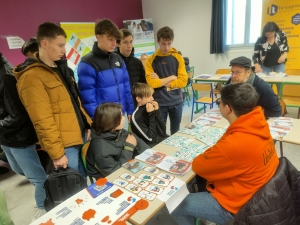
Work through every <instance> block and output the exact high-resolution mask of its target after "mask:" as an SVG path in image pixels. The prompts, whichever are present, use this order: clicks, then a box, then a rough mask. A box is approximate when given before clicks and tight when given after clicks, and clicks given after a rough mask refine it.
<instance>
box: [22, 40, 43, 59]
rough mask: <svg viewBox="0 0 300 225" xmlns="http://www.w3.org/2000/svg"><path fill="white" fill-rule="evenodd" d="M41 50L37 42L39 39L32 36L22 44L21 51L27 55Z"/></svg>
mask: <svg viewBox="0 0 300 225" xmlns="http://www.w3.org/2000/svg"><path fill="white" fill-rule="evenodd" d="M38 51H39V45H38V43H37V40H36V38H35V37H33V38H30V39H29V40H27V41H26V42H25V43H24V45H23V46H22V49H21V52H22V53H23V55H25V56H26V55H27V53H28V52H32V53H35V52H38Z"/></svg>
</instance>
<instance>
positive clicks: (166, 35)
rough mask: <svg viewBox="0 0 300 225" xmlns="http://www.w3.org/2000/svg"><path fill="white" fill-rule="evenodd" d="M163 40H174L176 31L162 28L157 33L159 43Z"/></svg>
mask: <svg viewBox="0 0 300 225" xmlns="http://www.w3.org/2000/svg"><path fill="white" fill-rule="evenodd" d="M160 39H163V40H165V39H166V40H171V41H173V40H174V31H173V29H171V28H170V27H168V26H166V27H162V28H160V29H159V30H158V31H157V41H160Z"/></svg>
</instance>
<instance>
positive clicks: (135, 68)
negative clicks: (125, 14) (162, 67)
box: [115, 29, 146, 88]
mask: <svg viewBox="0 0 300 225" xmlns="http://www.w3.org/2000/svg"><path fill="white" fill-rule="evenodd" d="M120 32H121V33H122V34H123V38H122V39H121V40H117V46H118V47H117V48H116V50H115V52H116V53H117V54H119V55H120V56H121V57H122V59H123V60H124V62H125V64H126V69H127V71H128V74H129V78H130V87H131V88H132V86H133V85H135V84H136V83H137V82H139V83H146V78H145V69H144V66H143V63H142V61H141V60H140V59H138V58H136V57H134V48H133V47H132V42H133V35H132V33H131V32H130V31H129V30H127V29H121V30H120Z"/></svg>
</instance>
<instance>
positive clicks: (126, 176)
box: [120, 173, 135, 181]
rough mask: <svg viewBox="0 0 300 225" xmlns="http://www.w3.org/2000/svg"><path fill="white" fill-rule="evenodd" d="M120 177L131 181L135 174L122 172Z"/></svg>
mask: <svg viewBox="0 0 300 225" xmlns="http://www.w3.org/2000/svg"><path fill="white" fill-rule="evenodd" d="M120 177H121V178H123V179H125V180H128V181H133V180H134V179H135V176H133V175H130V174H128V173H123V174H122V175H121V176H120Z"/></svg>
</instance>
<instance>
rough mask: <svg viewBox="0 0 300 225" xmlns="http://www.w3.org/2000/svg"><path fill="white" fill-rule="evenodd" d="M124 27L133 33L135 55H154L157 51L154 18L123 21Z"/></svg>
mask: <svg viewBox="0 0 300 225" xmlns="http://www.w3.org/2000/svg"><path fill="white" fill-rule="evenodd" d="M123 26H124V28H126V29H128V30H130V31H131V32H132V34H133V47H134V56H135V57H137V58H139V57H140V56H141V54H143V53H146V54H147V55H152V54H153V53H154V52H155V37H154V31H153V22H152V19H138V20H125V21H123Z"/></svg>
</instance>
